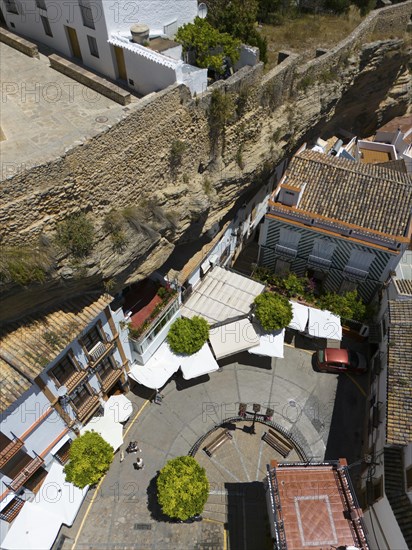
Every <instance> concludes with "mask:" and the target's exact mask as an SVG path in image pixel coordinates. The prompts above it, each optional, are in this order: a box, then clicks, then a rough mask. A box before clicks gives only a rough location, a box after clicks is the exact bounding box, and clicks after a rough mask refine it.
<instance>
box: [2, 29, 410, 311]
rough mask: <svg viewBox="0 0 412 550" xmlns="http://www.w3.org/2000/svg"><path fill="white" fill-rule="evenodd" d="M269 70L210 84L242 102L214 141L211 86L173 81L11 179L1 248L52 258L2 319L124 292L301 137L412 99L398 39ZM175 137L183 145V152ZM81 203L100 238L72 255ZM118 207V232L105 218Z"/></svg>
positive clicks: (229, 207) (356, 124) (9, 287)
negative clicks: (71, 231)
mask: <svg viewBox="0 0 412 550" xmlns="http://www.w3.org/2000/svg"><path fill="white" fill-rule="evenodd" d="M272 73H273V74H271V75H265V76H263V75H262V67H261V66H259V67H256V68H254V69H252V70H248V69H243V70H242V71H240V73H238V74H237V75H235V76H234V77H232V79H231V81H230V82H228V81H226V82H224V83H217V84H216V85H214V86H213V89H218V90H220V91H221V93H222V94H223V93H226V96H229V97H230V101H232V104H233V107H234V110H233V111H232V114H231V116H230V117H229V119H228V120H227V123H226V126H225V128H223V126H222V127H221V128H220V130H219V133H220V135H219V139H218V141H217V143H214V144H212V143H211V134H210V118H209V115H208V113H209V107H210V102H211V92H212V91H209V92H207V93H206V94H204V95H203V96H202V97H200V98H194V99H192V98H191V97H190V95H189V94H188V91H187V90H186V89H185V88H184V87H181V86H176V87H174V88H172V89H170V90H167V91H165V92H161V93H159V94H157V96H156V98H155V99H150V100H146V101H145V100H143V101H142V102H141V105H139V107H138V108H137V109H136V110H134V111H132V112H131V113H130V115H129V116H128V117H127V118H126V119H124V120H123V121H121V122H120V123H119V124H117V125H116V126H114V127H113V128H111V129H109V130H107V131H106V132H104V133H102V134H100V135H99V136H97V137H95V138H94V139H93V140H91V141H90V142H89V143H87V144H84V145H82V146H78V147H76V148H75V149H73V150H71V151H70V152H68V153H67V154H66V155H65V156H64V157H63V158H59V159H56V160H55V161H54V162H52V163H49V164H47V165H43V166H39V167H36V168H34V169H32V170H30V171H28V172H24V173H21V174H18V175H16V176H14V177H13V178H11V179H9V180H6V181H5V182H3V187H2V190H1V197H0V198H1V200H0V204H1V206H0V222H1V226H0V232H1V237H2V245H3V246H4V250H5V251H6V252H7V253H8V254H12V255H13V254H16V251H18V250H19V249H22V250H26V249H27V245H28V246H29V247H30V249H31V250H33V249H36V248H38V250H39V254H45V255H46V256H48V257H49V258H51V260H50V261H49V263H48V267H47V270H48V274H47V276H46V280H45V281H44V282H43V283H33V284H30V285H28V286H26V287H25V286H21V285H16V284H14V283H13V282H12V281H10V280H9V281H7V280H6V281H3V283H2V308H1V318H2V319H3V320H9V319H11V318H15V317H18V316H21V315H23V314H27V313H28V312H29V311H30V310H32V309H36V308H39V307H40V306H42V305H44V304H46V303H50V302H51V301H58V300H61V299H67V298H68V297H69V296H71V295H75V294H78V293H82V292H84V291H86V290H90V289H98V288H103V285H104V284H105V285H106V289H108V290H109V291H112V292H115V291H116V290H118V289H120V288H121V287H123V286H124V285H126V284H128V283H130V282H133V281H136V280H139V279H141V278H143V277H145V276H147V275H148V274H150V273H151V272H153V271H154V270H155V269H157V268H159V267H160V266H161V265H162V264H163V263H164V262H165V260H166V259H167V258H168V257H169V256H170V255H171V254H173V250H174V248H175V247H176V245H179V244H182V243H189V242H192V243H196V242H197V241H199V238H200V237H201V236H202V235H205V233H206V232H207V231H213V230H214V229H215V228H216V227H217V226H218V224H221V222H222V220H223V219H225V218H226V219H227V218H228V217H230V216H231V215H232V213H234V211H235V209H236V208H235V204H236V202H237V201H239V200H240V198H241V196H242V194H243V193H245V192H246V191H248V189H250V188H251V187H253V186H257V185H259V182H260V181H262V178H265V177H266V176H267V174H268V172H269V171H270V170H271V169H273V168H274V167H275V166H276V164H277V163H278V162H279V161H280V160H281V159H282V158H283V157H285V156H287V155H290V154H291V153H292V152H293V151H294V150H295V149H296V147H297V146H298V145H299V144H300V143H303V142H304V141H306V140H308V139H311V138H313V137H316V136H317V135H319V134H320V133H322V135H323V136H325V132H326V134H330V135H332V134H333V130H334V129H336V128H338V127H344V128H346V129H347V130H353V131H355V132H357V133H358V134H359V135H361V136H365V135H370V134H371V133H373V131H374V129H375V128H376V127H377V125H379V124H381V123H384V122H386V121H387V120H390V118H392V117H393V116H396V115H399V114H403V113H405V112H406V111H407V110H408V109H410V105H411V90H412V77H411V51H410V49H408V47H407V46H406V45H405V43H404V41H403V40H400V39H392V40H385V41H379V42H373V43H369V44H365V45H363V46H362V47H358V48H354V47H350V48H346V49H344V50H342V51H339V55H334V56H333V57H331V58H330V59H328V60H327V62H326V61H325V63H320V64H318V65H316V64H313V63H312V64H309V65H308V66H306V67H305V68H304V69H302V68H299V67H298V65H297V59H296V58H295V56H290V57H289V58H288V59H287V60H286V61H284V62H283V63H282V64H281V65H279V67H278V68H277V69H275V71H272ZM177 141H182V142H184V143H185V144H186V145H185V147H184V150H183V151H181V152H180V153H179V155H177V154H176V151H174V149H173V147H174V146H173V143H174V142H177ZM79 210H81V211H83V212H85V213H86V214H87V216H88V218H89V220H91V221H92V222H93V225H94V228H95V237H94V245H93V247H92V248H91V250H90V253H89V255H87V256H86V257H85V258H84V259H81V260H75V259H74V258H73V257H72V256H71V255H70V254H68V253H67V251H64V250H62V249H61V248H59V247H58V246H56V244H55V233H56V227H57V225H58V224H59V223H60V222H61V221H62V220H64V219H65V218H67V216H68V215H70V214H71V213H73V212H76V211H79ZM111 211H114V213H115V216H116V219H117V220H118V224H119V227H118V229H117V233H116V235H117V236H118V235H119V233H120V234H121V242H116V235H115V234H114V232H113V231H111V230H110V227H109V228H108V223H107V214H108V213H109V212H111ZM119 220H120V221H119ZM199 246H200V245H199ZM4 257H5V256H4V255H3V258H4ZM3 262H4V260H3Z"/></svg>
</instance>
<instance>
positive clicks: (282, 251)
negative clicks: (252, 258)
mask: <svg viewBox="0 0 412 550" xmlns="http://www.w3.org/2000/svg"><path fill="white" fill-rule="evenodd" d="M275 250H276V252H277V254H279V255H280V256H285V257H286V258H290V259H294V258H296V256H297V253H298V251H297V250H296V249H295V248H290V247H289V246H284V245H283V244H277V245H276V247H275Z"/></svg>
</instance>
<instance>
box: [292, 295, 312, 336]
mask: <svg viewBox="0 0 412 550" xmlns="http://www.w3.org/2000/svg"><path fill="white" fill-rule="evenodd" d="M289 303H290V304H291V306H292V312H293V317H292V320H291V322H290V323H289V325H288V327H289V328H293V329H295V330H299V331H300V332H304V331H305V330H306V325H307V324H308V318H309V308H308V307H307V306H304V305H303V304H299V303H298V302H293V301H292V300H290V302H289Z"/></svg>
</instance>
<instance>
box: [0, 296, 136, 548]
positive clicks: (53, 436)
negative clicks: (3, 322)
mask: <svg viewBox="0 0 412 550" xmlns="http://www.w3.org/2000/svg"><path fill="white" fill-rule="evenodd" d="M111 301H112V297H111V296H109V295H103V296H99V297H96V296H83V297H81V298H78V299H74V300H72V301H70V302H68V303H65V304H64V307H62V308H61V309H58V310H57V309H53V310H48V311H46V312H44V313H39V314H37V315H33V316H31V317H30V318H28V319H26V320H23V321H21V322H20V321H19V322H15V323H12V324H11V325H10V326H7V327H5V328H4V329H3V330H2V332H1V334H0V350H1V351H0V371H1V372H0V380H1V386H0V388H1V389H0V391H1V399H0V410H1V423H0V529H1V531H0V535H1V539H0V540H2V539H3V538H4V536H5V535H6V534H7V531H8V528H9V526H10V524H11V522H13V520H14V519H15V518H16V516H17V515H18V514H19V512H20V510H21V509H22V508H23V506H24V503H25V502H26V501H30V502H32V501H33V500H35V498H36V495H37V494H38V492H39V491H40V490H41V487H42V485H43V483H44V481H45V479H46V476H47V475H48V472H49V471H50V469H51V468H52V467H53V464H56V462H57V463H58V464H60V465H62V464H64V462H65V461H66V460H67V458H68V451H69V448H70V443H71V441H72V440H73V438H74V437H76V434H78V433H79V430H80V428H81V427H82V426H83V425H84V424H86V423H87V422H88V420H89V419H90V418H91V416H92V415H93V414H94V413H96V412H97V411H99V409H101V407H102V405H103V404H104V403H105V400H107V399H108V396H109V395H111V394H113V393H114V392H116V391H118V392H121V391H124V389H125V388H126V387H127V383H128V382H127V370H128V368H129V363H130V360H131V353H130V349H129V346H128V345H126V346H123V342H126V343H127V342H128V341H127V335H126V334H125V333H124V329H123V328H122V323H121V321H122V320H123V319H124V317H123V312H122V310H119V311H117V312H112V311H111V309H110V307H109V304H110V303H111ZM54 473H55V475H57V474H59V472H57V474H56V467H55V468H54ZM60 474H61V472H60ZM1 546H2V547H3V545H1ZM7 547H8V546H7Z"/></svg>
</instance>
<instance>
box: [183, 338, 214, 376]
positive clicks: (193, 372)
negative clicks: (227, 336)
mask: <svg viewBox="0 0 412 550" xmlns="http://www.w3.org/2000/svg"><path fill="white" fill-rule="evenodd" d="M180 368H181V370H182V374H183V378H184V379H185V380H190V379H191V378H196V377H197V376H203V375H204V374H207V373H208V372H214V371H216V370H218V369H219V365H218V364H217V362H216V359H215V358H214V357H213V353H212V351H211V349H210V347H209V344H208V343H207V342H206V344H205V345H204V346H203V347H202V348H201V349H200V350H199V351H198V352H197V353H194V354H193V355H187V356H185V357H183V356H182V357H180Z"/></svg>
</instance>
